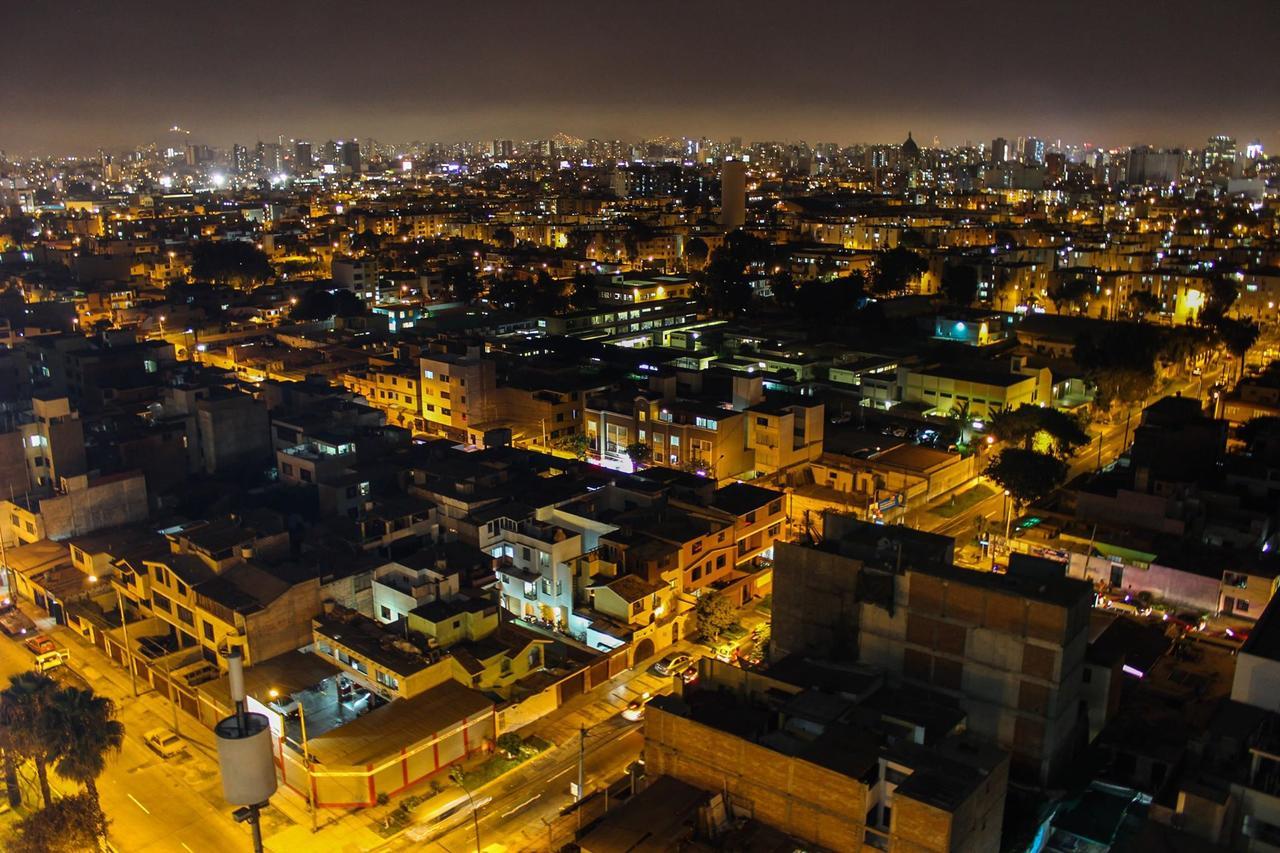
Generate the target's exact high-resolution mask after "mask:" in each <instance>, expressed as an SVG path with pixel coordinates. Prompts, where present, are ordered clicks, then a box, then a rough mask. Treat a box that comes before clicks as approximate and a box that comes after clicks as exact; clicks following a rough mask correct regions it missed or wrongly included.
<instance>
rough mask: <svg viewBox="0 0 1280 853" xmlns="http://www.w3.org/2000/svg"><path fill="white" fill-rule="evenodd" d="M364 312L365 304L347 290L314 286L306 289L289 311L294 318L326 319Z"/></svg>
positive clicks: (352, 315)
mask: <svg viewBox="0 0 1280 853" xmlns="http://www.w3.org/2000/svg"><path fill="white" fill-rule="evenodd" d="M363 313H365V304H364V302H363V301H361V300H360V298H359V297H358V296H356V295H355V294H354V293H352V292H351V291H349V290H344V289H339V290H332V291H330V290H325V289H324V288H323V287H316V288H312V289H311V290H308V291H307V292H306V293H304V294H303V295H302V297H301V298H300V299H299V300H298V304H297V305H295V306H294V307H293V310H292V311H290V312H289V317H290V318H291V319H294V320H328V319H329V318H330V317H359V316H360V315H361V314H363Z"/></svg>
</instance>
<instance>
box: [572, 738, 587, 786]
mask: <svg viewBox="0 0 1280 853" xmlns="http://www.w3.org/2000/svg"><path fill="white" fill-rule="evenodd" d="M586 774H587V727H586V726H585V725H584V726H582V728H581V729H579V730H578V796H577V798H576V799H575V802H579V803H580V802H582V797H583V788H585V787H586V784H587V775H586Z"/></svg>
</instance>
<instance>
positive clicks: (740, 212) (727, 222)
mask: <svg viewBox="0 0 1280 853" xmlns="http://www.w3.org/2000/svg"><path fill="white" fill-rule="evenodd" d="M746 221H747V164H746V163H744V162H742V161H741V160H726V161H725V162H724V164H723V165H721V167H720V224H721V225H723V226H724V229H725V230H726V231H732V230H733V229H735V228H741V227H742V226H743V225H744V224H745V223H746Z"/></svg>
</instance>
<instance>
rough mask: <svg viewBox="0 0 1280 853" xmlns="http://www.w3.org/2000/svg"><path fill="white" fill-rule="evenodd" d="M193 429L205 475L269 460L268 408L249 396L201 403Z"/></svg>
mask: <svg viewBox="0 0 1280 853" xmlns="http://www.w3.org/2000/svg"><path fill="white" fill-rule="evenodd" d="M196 427H197V430H198V432H199V435H200V454H201V458H202V460H203V464H204V470H205V473H207V474H214V473H217V472H218V471H226V470H229V469H232V468H234V467H235V466H238V465H244V464H260V463H261V464H265V463H266V462H267V461H268V460H269V459H270V456H271V432H270V423H269V421H268V418H267V407H266V405H265V404H264V403H262V402H261V401H259V400H254V399H253V398H252V397H248V396H243V397H230V398H223V399H216V400H201V401H200V402H199V403H198V404H197V413H196Z"/></svg>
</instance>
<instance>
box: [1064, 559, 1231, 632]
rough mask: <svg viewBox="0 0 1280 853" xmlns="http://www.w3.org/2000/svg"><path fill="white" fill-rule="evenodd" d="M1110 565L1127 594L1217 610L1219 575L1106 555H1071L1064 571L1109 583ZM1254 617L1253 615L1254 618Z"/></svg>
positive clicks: (1086, 578) (1200, 608) (1073, 575)
mask: <svg viewBox="0 0 1280 853" xmlns="http://www.w3.org/2000/svg"><path fill="white" fill-rule="evenodd" d="M1113 568H1120V569H1121V571H1122V575H1121V585H1120V588H1121V589H1122V590H1123V591H1124V592H1126V593H1129V594H1130V595H1136V594H1137V593H1139V592H1149V593H1151V594H1152V595H1153V596H1154V597H1155V598H1156V599H1157V600H1159V601H1164V602H1168V603H1170V604H1177V605H1182V606H1185V607H1190V608H1194V609H1196V610H1205V611H1208V612H1210V613H1216V612H1217V611H1218V593H1219V589H1220V588H1221V581H1220V579H1219V578H1212V577H1206V576H1204V575H1198V574H1195V573H1194V572H1186V571H1182V570H1181V569H1171V568H1169V567H1168V566H1161V565H1157V564H1155V563H1152V564H1150V565H1149V566H1146V567H1143V566H1137V565H1127V564H1116V563H1112V562H1111V560H1110V559H1109V558H1107V557H1086V556H1085V555H1084V554H1075V553H1073V554H1072V555H1071V565H1070V568H1069V569H1068V570H1067V574H1068V575H1070V576H1071V577H1073V578H1080V579H1082V580H1087V581H1090V582H1092V583H1104V584H1110V583H1111V572H1112V569H1113ZM1255 618H1256V617H1255Z"/></svg>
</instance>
